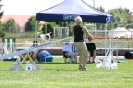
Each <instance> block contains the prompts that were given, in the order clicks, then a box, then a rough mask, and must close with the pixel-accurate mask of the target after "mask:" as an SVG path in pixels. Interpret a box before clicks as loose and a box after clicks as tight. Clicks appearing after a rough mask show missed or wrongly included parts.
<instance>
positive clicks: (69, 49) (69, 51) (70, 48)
mask: <svg viewBox="0 0 133 88" xmlns="http://www.w3.org/2000/svg"><path fill="white" fill-rule="evenodd" d="M74 47H75V46H74V45H72V44H69V42H66V43H65V45H64V46H63V48H62V52H63V53H64V55H66V56H68V57H69V56H70V57H71V58H70V63H76V61H77V55H78V53H77V52H76V50H75V48H74ZM64 57H65V56H64Z"/></svg>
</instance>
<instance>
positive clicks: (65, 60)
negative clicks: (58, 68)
mask: <svg viewBox="0 0 133 88" xmlns="http://www.w3.org/2000/svg"><path fill="white" fill-rule="evenodd" d="M63 58H64V63H70V58H71V57H70V56H67V55H66V51H63Z"/></svg>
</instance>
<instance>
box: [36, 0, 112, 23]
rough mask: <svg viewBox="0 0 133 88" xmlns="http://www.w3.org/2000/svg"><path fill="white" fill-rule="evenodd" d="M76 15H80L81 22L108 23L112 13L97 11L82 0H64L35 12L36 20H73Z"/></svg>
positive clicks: (110, 20)
mask: <svg viewBox="0 0 133 88" xmlns="http://www.w3.org/2000/svg"><path fill="white" fill-rule="evenodd" d="M76 16H81V17H82V19H83V22H94V23H109V22H112V20H113V17H112V15H109V14H106V13H103V12H100V11H98V10H97V9H96V8H94V7H92V6H91V5H89V4H87V3H86V2H84V1H83V0H65V1H64V2H62V3H60V4H58V5H55V6H53V7H51V8H48V9H46V10H43V11H40V12H38V13H36V20H37V21H48V22H53V21H59V22H62V21H74V18H75V17H76Z"/></svg>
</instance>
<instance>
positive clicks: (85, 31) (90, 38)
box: [82, 27, 94, 41]
mask: <svg viewBox="0 0 133 88" xmlns="http://www.w3.org/2000/svg"><path fill="white" fill-rule="evenodd" d="M82 31H83V32H84V33H86V35H87V36H88V37H89V40H90V41H91V40H94V37H93V36H92V35H91V34H90V33H88V31H87V29H86V28H85V27H83V28H82Z"/></svg>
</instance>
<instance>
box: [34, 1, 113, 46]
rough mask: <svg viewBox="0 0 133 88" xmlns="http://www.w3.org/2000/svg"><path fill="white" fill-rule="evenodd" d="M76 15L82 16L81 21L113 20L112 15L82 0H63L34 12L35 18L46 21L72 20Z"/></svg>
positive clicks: (99, 21)
mask: <svg viewBox="0 0 133 88" xmlns="http://www.w3.org/2000/svg"><path fill="white" fill-rule="evenodd" d="M76 16H80V17H82V19H83V22H93V23H106V24H107V23H111V22H112V21H113V16H112V15H110V14H106V13H103V12H101V11H99V10H97V9H96V8H94V7H93V6H91V5H89V4H88V3H86V2H84V1H83V0H65V1H63V2H62V3H60V4H58V5H55V6H53V7H51V8H48V9H46V10H43V11H40V12H38V13H36V20H37V21H48V22H55V21H56V22H57V21H59V22H63V21H74V19H75V17H76ZM46 29H47V28H46ZM35 31H36V30H35ZM45 31H46V30H45ZM46 32H47V31H46ZM35 33H36V32H35ZM105 44H106V43H105ZM105 46H106V45H105Z"/></svg>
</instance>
